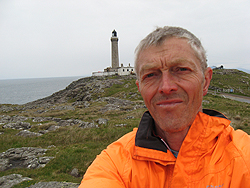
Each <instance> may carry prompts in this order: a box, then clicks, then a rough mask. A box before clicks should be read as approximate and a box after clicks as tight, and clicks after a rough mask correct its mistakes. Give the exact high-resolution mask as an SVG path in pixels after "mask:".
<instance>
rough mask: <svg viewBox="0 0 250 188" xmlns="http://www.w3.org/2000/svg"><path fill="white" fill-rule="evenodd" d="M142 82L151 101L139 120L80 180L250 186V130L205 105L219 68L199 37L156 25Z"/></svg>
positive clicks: (115, 185) (88, 183)
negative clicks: (235, 127) (214, 67)
mask: <svg viewBox="0 0 250 188" xmlns="http://www.w3.org/2000/svg"><path fill="white" fill-rule="evenodd" d="M135 69H136V73H137V81H136V84H137V86H138V90H139V91H140V93H141V95H142V97H143V99H144V102H145V104H146V106H147V108H148V112H145V113H144V115H143V117H142V119H141V122H140V124H139V128H138V129H135V130H134V131H133V132H131V133H128V134H127V135H125V136H123V137H122V138H121V139H119V140H118V141H116V142H114V143H112V144H111V145H109V146H108V147H107V149H106V150H104V151H103V152H102V153H101V154H100V155H99V156H97V158H96V159H95V161H94V162H93V164H92V165H91V166H90V167H89V169H88V170H87V172H86V174H85V175H84V178H83V180H82V184H81V185H80V187H84V188H88V187H102V188H103V187H104V188H125V187H126V188H165V187H171V188H172V187H176V188H177V187H178V188H179V187H181V188H183V187H195V188H196V187H197V188H202V187H204V188H212V187H213V188H215V187H217V188H219V187H223V188H224V187H225V188H227V187H231V188H236V187H240V188H242V187H250V138H249V136H248V135H247V134H246V133H244V132H243V131H234V130H233V128H232V127H231V126H230V125H229V124H230V121H229V120H227V119H226V117H225V116H224V115H223V114H221V113H219V112H216V111H213V110H202V99H203V96H204V95H206V93H207V91H208V86H209V83H210V80H211V78H212V69H211V68H209V67H207V63H206V54H205V50H204V49H203V47H202V45H201V43H200V41H199V40H198V39H197V38H196V37H195V36H194V35H193V34H192V33H190V32H189V31H187V30H185V29H182V28H179V27H163V28H157V29H156V30H155V31H153V32H152V33H150V34H149V35H148V36H147V37H146V38H145V39H143V40H142V41H141V42H140V44H139V45H138V47H137V49H136V57H135Z"/></svg>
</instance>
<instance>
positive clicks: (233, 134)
mask: <svg viewBox="0 0 250 188" xmlns="http://www.w3.org/2000/svg"><path fill="white" fill-rule="evenodd" d="M205 112H206V113H210V115H207V114H205V113H202V112H199V113H198V114H197V116H196V119H195V121H194V122H193V124H192V125H191V127H190V129H189V132H188V134H187V136H186V138H185V140H184V141H183V144H182V146H181V149H180V151H179V154H178V157H177V158H175V157H174V155H173V154H172V153H171V152H170V151H169V150H168V149H167V148H166V146H165V145H164V144H163V143H162V141H161V140H160V139H159V138H158V137H155V136H154V135H153V134H152V127H153V125H154V121H153V119H152V117H151V116H150V114H149V113H148V112H146V113H145V114H144V115H143V117H142V120H141V122H140V125H139V128H138V130H137V129H134V131H132V132H131V133H128V134H126V135H125V136H123V137H122V138H120V139H119V140H118V141H116V142H114V143H112V144H111V145H109V146H108V147H107V149H105V150H104V151H102V153H101V154H100V155H99V156H97V158H96V159H95V161H94V162H93V163H92V165H91V166H90V167H89V169H88V170H87V172H86V174H85V175H84V178H83V180H82V183H81V185H80V187H79V188H93V187H102V188H125V187H126V188H130V187H131V188H167V187H171V188H173V187H176V188H184V187H189V188H220V187H222V188H228V187H231V188H249V187H250V138H249V136H248V135H247V134H246V133H244V132H243V131H240V130H237V131H235V130H234V129H233V128H232V127H231V126H229V124H230V121H229V120H227V119H225V118H221V117H215V116H211V114H212V115H216V116H222V114H217V112H215V111H209V110H206V111H205Z"/></svg>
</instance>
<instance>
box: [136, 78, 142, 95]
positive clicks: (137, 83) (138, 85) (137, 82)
mask: <svg viewBox="0 0 250 188" xmlns="http://www.w3.org/2000/svg"><path fill="white" fill-rule="evenodd" d="M135 84H136V85H137V88H138V91H139V92H141V91H140V84H139V81H138V80H136V81H135Z"/></svg>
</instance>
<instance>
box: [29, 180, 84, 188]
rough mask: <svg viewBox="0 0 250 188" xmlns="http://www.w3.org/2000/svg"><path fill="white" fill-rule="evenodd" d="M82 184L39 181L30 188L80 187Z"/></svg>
mask: <svg viewBox="0 0 250 188" xmlns="http://www.w3.org/2000/svg"><path fill="white" fill-rule="evenodd" d="M79 185H80V184H77V183H68V182H56V181H52V182H39V183H36V184H34V185H31V186H29V187H28V188H78V187H79Z"/></svg>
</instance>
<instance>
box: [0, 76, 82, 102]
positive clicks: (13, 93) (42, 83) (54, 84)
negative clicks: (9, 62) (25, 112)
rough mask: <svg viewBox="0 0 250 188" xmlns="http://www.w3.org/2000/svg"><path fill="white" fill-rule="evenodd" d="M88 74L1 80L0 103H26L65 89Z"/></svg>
mask: <svg viewBox="0 0 250 188" xmlns="http://www.w3.org/2000/svg"><path fill="white" fill-rule="evenodd" d="M84 77H86V76H73V77H52V78H25V79H6V80H0V104H19V105H22V104H26V103H28V102H32V101H35V100H38V99H41V98H44V97H47V96H50V95H52V94H53V93H55V92H57V91H60V90H62V89H65V88H66V87H67V86H68V85H69V84H70V83H72V82H73V81H76V80H78V79H80V78H84Z"/></svg>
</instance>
